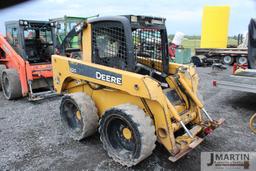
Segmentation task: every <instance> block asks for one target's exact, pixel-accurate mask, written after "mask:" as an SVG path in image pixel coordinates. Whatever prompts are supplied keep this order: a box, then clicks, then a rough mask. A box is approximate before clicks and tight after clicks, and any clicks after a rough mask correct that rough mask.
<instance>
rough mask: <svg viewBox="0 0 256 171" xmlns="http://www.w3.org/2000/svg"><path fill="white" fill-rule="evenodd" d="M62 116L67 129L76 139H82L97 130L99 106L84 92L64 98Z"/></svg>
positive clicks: (61, 106)
mask: <svg viewBox="0 0 256 171" xmlns="http://www.w3.org/2000/svg"><path fill="white" fill-rule="evenodd" d="M60 116H61V120H62V123H63V127H64V129H65V131H66V132H67V133H68V135H69V136H70V137H71V138H73V139H74V140H82V139H84V138H86V137H88V136H90V135H92V134H94V133H95V132H96V131H97V127H98V120H99V117H98V114H97V108H96V107H95V104H94V102H93V100H92V98H91V97H90V96H88V95H86V94H85V93H83V92H78V93H72V94H67V95H65V96H64V97H63V98H62V100H61V105H60Z"/></svg>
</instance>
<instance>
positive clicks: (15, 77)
mask: <svg viewBox="0 0 256 171" xmlns="http://www.w3.org/2000/svg"><path fill="white" fill-rule="evenodd" d="M1 83H2V88H3V92H4V96H5V98H6V99H8V100H14V99H18V98H20V97H22V90H21V84H20V78H19V74H18V73H17V71H16V70H15V69H4V70H3V72H2V77H1Z"/></svg>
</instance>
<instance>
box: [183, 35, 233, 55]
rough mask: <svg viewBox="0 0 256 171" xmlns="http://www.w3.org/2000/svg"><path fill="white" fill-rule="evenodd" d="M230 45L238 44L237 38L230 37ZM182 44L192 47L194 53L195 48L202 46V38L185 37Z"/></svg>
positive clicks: (185, 46)
mask: <svg viewBox="0 0 256 171" xmlns="http://www.w3.org/2000/svg"><path fill="white" fill-rule="evenodd" d="M228 45H237V40H235V39H228ZM182 46H183V47H184V48H191V49H192V53H193V52H194V49H195V48H199V47H200V40H199V39H187V38H185V39H184V40H183V41H182Z"/></svg>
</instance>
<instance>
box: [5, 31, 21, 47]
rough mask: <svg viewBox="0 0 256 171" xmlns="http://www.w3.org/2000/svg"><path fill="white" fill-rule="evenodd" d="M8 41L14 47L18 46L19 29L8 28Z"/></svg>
mask: <svg viewBox="0 0 256 171" xmlns="http://www.w3.org/2000/svg"><path fill="white" fill-rule="evenodd" d="M6 38H7V41H8V42H9V43H10V44H11V45H12V46H13V47H17V46H18V43H19V41H18V29H17V28H16V27H7V30H6Z"/></svg>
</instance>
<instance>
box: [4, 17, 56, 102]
mask: <svg viewBox="0 0 256 171" xmlns="http://www.w3.org/2000/svg"><path fill="white" fill-rule="evenodd" d="M5 26H6V37H4V36H3V35H0V82H1V86H0V88H1V89H2V90H3V92H4V96H5V97H6V99H9V100H11V99H17V98H20V97H23V96H28V97H29V100H38V99H42V98H45V97H48V96H52V95H54V94H55V93H54V90H53V84H52V65H51V55H52V54H54V53H55V47H56V40H55V39H56V36H55V28H56V23H52V22H48V21H33V20H18V21H9V22H6V24H5Z"/></svg>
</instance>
